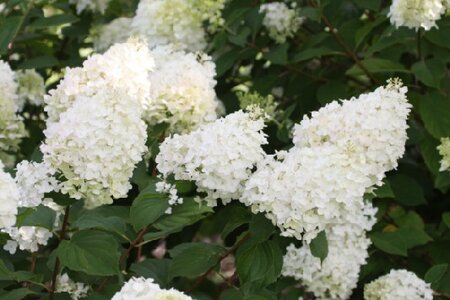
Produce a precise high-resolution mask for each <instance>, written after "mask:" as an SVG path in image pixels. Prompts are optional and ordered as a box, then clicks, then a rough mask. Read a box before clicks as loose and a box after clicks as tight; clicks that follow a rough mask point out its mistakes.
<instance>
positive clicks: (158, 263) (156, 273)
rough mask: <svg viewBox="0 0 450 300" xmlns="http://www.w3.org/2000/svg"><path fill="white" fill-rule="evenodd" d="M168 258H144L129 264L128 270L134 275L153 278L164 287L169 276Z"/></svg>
mask: <svg viewBox="0 0 450 300" xmlns="http://www.w3.org/2000/svg"><path fill="white" fill-rule="evenodd" d="M169 266H170V259H146V260H144V261H143V262H140V263H134V264H132V265H131V267H130V270H131V271H132V272H134V273H135V274H136V275H139V276H143V277H145V278H153V279H154V280H155V282H156V283H158V284H159V285H160V286H161V287H166V286H167V284H168V283H169V281H170V278H169Z"/></svg>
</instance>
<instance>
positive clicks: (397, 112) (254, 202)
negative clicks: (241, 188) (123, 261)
mask: <svg viewBox="0 0 450 300" xmlns="http://www.w3.org/2000/svg"><path fill="white" fill-rule="evenodd" d="M406 91H407V89H406V87H402V86H401V84H400V83H397V82H395V81H393V82H391V83H390V84H389V85H388V86H387V87H380V88H378V89H376V90H375V91H374V92H372V93H368V94H363V95H361V96H360V97H359V98H352V99H350V100H345V101H343V102H342V103H338V102H336V101H335V102H332V103H330V104H328V105H327V106H325V107H323V108H321V109H320V110H319V111H317V112H313V113H312V117H311V118H308V117H305V118H304V119H303V121H302V122H301V123H300V124H299V125H297V126H296V128H295V132H294V144H295V146H294V147H293V148H291V149H290V150H289V151H288V152H282V153H279V154H278V160H277V159H275V158H274V157H271V156H268V157H267V158H266V159H265V160H264V161H263V162H262V163H260V164H259V165H258V168H257V170H256V172H255V173H254V174H253V175H252V176H251V177H250V179H249V181H248V182H247V184H246V188H245V192H244V194H243V197H242V199H241V201H242V202H244V203H245V204H246V205H249V206H252V210H253V211H254V212H263V213H265V214H266V216H267V217H268V218H270V219H271V220H272V221H273V222H274V224H276V225H278V227H280V229H281V230H283V231H284V232H283V234H284V235H286V236H294V237H296V238H297V239H304V240H306V241H307V242H309V241H310V240H311V239H313V238H314V237H315V236H316V235H317V234H318V233H319V232H320V231H322V230H324V229H325V228H326V227H327V226H328V225H332V224H343V223H345V220H351V219H352V218H354V217H355V216H357V215H359V214H360V213H361V211H362V209H363V206H364V203H363V201H362V200H363V196H364V193H366V192H367V191H369V190H370V188H371V187H373V186H374V185H381V183H382V181H381V180H382V179H383V177H384V174H385V172H387V171H389V170H391V169H393V168H395V167H396V166H397V159H399V158H400V157H401V156H402V155H403V152H404V147H405V141H406V138H407V135H406V129H407V127H408V126H407V123H406V119H407V116H408V113H409V110H410V107H411V105H410V104H409V103H408V102H407V99H406V95H405V93H406Z"/></svg>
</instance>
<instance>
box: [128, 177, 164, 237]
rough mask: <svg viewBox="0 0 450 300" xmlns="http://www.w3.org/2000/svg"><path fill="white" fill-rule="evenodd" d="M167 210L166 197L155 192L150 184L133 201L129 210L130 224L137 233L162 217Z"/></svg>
mask: <svg viewBox="0 0 450 300" xmlns="http://www.w3.org/2000/svg"><path fill="white" fill-rule="evenodd" d="M168 208H169V202H168V199H167V195H165V194H161V193H158V192H156V190H155V184H154V183H152V184H150V185H149V186H148V187H147V188H146V189H145V190H143V191H142V192H141V193H140V194H139V195H138V196H137V198H136V199H134V201H133V204H132V205H131V209H130V221H131V224H132V225H133V227H134V229H135V230H136V231H138V230H140V229H141V228H144V227H145V226H147V225H149V224H152V223H153V222H155V221H156V220H157V219H158V218H160V217H161V216H163V215H164V213H165V211H167V209H168Z"/></svg>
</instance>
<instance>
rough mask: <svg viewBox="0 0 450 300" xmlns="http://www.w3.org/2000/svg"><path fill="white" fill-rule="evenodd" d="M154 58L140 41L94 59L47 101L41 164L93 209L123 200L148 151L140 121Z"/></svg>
mask: <svg viewBox="0 0 450 300" xmlns="http://www.w3.org/2000/svg"><path fill="white" fill-rule="evenodd" d="M152 68H153V59H152V58H151V56H150V53H149V50H148V48H147V46H146V45H145V44H143V43H140V42H138V41H134V40H133V41H130V42H127V43H124V44H116V45H114V46H113V47H111V48H110V49H109V50H108V51H107V52H106V53H105V54H104V55H98V54H97V55H93V56H91V57H90V58H89V59H88V60H86V61H85V62H84V64H83V68H76V69H71V70H68V71H67V73H66V76H65V78H64V80H63V81H62V82H61V83H60V85H59V86H58V87H57V89H56V90H54V91H51V92H50V96H49V97H47V98H46V99H45V100H46V102H47V104H48V105H47V107H46V109H47V111H48V113H49V120H48V122H47V123H48V124H47V126H48V127H47V129H46V130H45V131H44V133H45V136H46V140H45V143H44V144H43V145H41V151H42V153H44V161H46V162H48V163H49V164H50V165H51V166H52V167H53V168H54V169H56V170H57V172H60V173H61V175H62V176H63V179H64V181H63V182H61V191H62V192H63V193H65V194H69V196H70V197H72V198H74V199H81V198H85V200H86V202H85V204H86V207H88V208H93V207H96V206H100V205H103V204H109V203H112V198H122V197H125V196H126V195H127V192H128V190H129V189H130V188H131V185H130V183H129V178H130V177H131V175H132V173H133V169H134V166H135V165H136V164H137V163H138V162H139V161H140V160H141V158H142V155H143V153H144V151H145V150H146V146H145V141H146V125H145V122H144V121H143V120H142V119H141V117H142V112H143V108H144V107H145V104H146V103H147V99H146V98H147V97H148V92H149V84H148V72H149V71H150V70H151V69H152Z"/></svg>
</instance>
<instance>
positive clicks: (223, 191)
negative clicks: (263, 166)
mask: <svg viewBox="0 0 450 300" xmlns="http://www.w3.org/2000/svg"><path fill="white" fill-rule="evenodd" d="M263 128H264V122H263V120H262V119H255V118H254V117H253V116H252V115H251V114H249V113H244V112H242V111H238V112H235V113H233V114H230V115H228V116H226V117H225V118H221V119H218V120H216V121H215V122H212V123H207V124H204V125H201V126H200V127H199V128H198V129H197V130H194V131H192V132H191V133H189V134H184V135H178V134H175V135H174V136H172V137H169V138H167V139H166V140H165V141H164V142H163V143H162V144H161V146H160V153H159V154H158V156H157V157H156V162H157V164H158V170H159V171H160V172H161V174H162V175H163V176H164V177H168V176H169V175H171V174H173V175H174V177H175V179H176V180H192V181H195V183H196V185H197V188H198V191H199V192H205V193H206V194H207V196H206V199H205V201H206V202H207V203H208V205H210V206H214V205H216V203H217V199H221V200H222V202H224V203H228V202H229V201H231V200H232V199H239V198H240V196H241V194H242V192H243V190H244V185H245V182H246V181H247V180H248V178H249V176H250V175H251V172H252V169H253V168H254V167H255V165H256V164H257V163H258V162H259V161H260V160H262V159H263V158H264V151H263V149H262V147H261V145H263V144H266V143H267V140H266V138H265V134H264V133H263V132H262V130H263Z"/></svg>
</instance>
